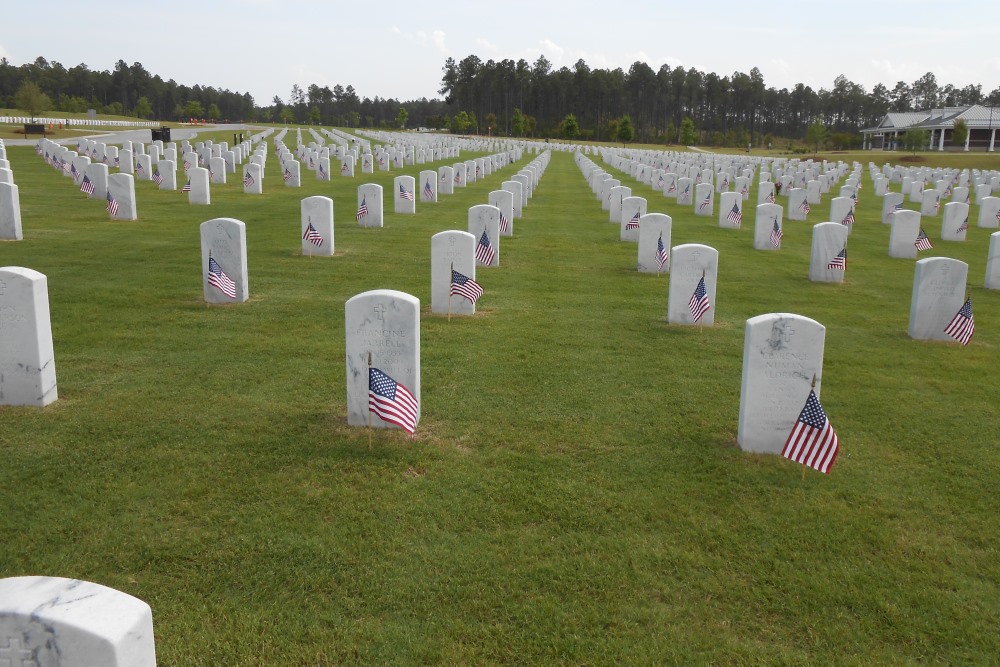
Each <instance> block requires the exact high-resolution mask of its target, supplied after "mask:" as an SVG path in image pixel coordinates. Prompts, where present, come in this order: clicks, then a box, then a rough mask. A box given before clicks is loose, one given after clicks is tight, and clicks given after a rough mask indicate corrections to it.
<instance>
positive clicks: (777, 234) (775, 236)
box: [770, 218, 785, 248]
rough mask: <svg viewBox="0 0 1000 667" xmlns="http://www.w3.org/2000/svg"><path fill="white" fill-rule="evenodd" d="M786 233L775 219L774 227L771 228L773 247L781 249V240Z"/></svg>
mask: <svg viewBox="0 0 1000 667" xmlns="http://www.w3.org/2000/svg"><path fill="white" fill-rule="evenodd" d="M784 235H785V234H784V232H782V231H781V226H780V225H779V224H778V219H777V218H775V219H774V226H772V227H771V236H770V239H771V245H773V246H774V247H775V248H780V247H781V238H782V237H783V236H784Z"/></svg>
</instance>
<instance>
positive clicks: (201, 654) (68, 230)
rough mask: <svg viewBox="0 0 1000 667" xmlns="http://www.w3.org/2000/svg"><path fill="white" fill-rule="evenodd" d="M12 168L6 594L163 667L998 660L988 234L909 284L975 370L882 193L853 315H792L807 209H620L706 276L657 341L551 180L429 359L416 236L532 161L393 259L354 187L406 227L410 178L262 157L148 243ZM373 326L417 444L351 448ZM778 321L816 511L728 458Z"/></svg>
mask: <svg viewBox="0 0 1000 667" xmlns="http://www.w3.org/2000/svg"><path fill="white" fill-rule="evenodd" d="M290 138H292V135H291V134H290V135H289V137H288V138H287V139H290ZM7 152H8V156H9V158H10V161H11V166H12V169H13V170H14V173H15V178H16V182H17V184H18V185H19V188H20V201H21V211H22V221H23V228H24V240H23V241H19V242H8V243H0V266H9V265H15V266H25V267H29V268H32V269H35V270H37V271H40V272H41V273H43V274H45V275H46V276H47V277H48V288H49V300H50V305H51V316H52V331H53V337H54V343H55V357H56V369H57V375H58V384H59V400H58V401H56V402H55V403H53V404H52V405H50V406H48V407H46V408H44V409H28V408H10V407H3V408H0V423H2V428H0V455H2V461H3V465H2V466H0V507H3V510H4V511H3V512H2V513H0V576H4V577H7V576H19V575H35V574H37V575H53V576H61V577H72V578H79V579H85V580H89V581H93V582H97V583H100V584H103V585H106V586H110V587H112V588H115V589H118V590H121V591H124V592H127V593H129V594H131V595H134V596H136V597H138V598H140V599H142V600H145V601H146V602H148V603H149V604H150V605H151V607H152V609H153V621H154V629H155V635H156V645H157V646H156V649H157V654H158V661H159V664H161V665H185V666H190V665H213V666H214V665H329V664H379V665H381V664H399V665H407V664H417V663H430V664H593V665H597V664H634V665H640V664H701V663H723V664H773V663H777V664H804V663H807V662H812V663H817V664H835V663H839V664H893V665H899V664H917V663H925V662H940V663H957V664H976V663H980V664H981V663H988V662H991V661H993V660H995V659H996V655H997V654H998V652H1000V638H998V635H997V632H996V629H997V627H1000V590H998V589H1000V585H998V582H1000V559H998V558H997V552H998V547H1000V540H998V535H997V530H996V526H997V513H998V507H1000V502H998V501H997V497H996V488H997V487H998V485H1000V454H998V452H997V447H996V445H997V443H998V442H1000V422H998V420H997V417H996V383H995V381H994V378H993V374H994V373H995V372H996V371H997V369H998V360H1000V333H998V330H1000V294H998V293H996V292H990V291H987V290H985V289H983V288H982V287H981V285H982V278H983V273H984V267H985V262H986V252H987V245H988V238H989V234H990V232H991V231H994V230H990V229H981V228H979V227H977V226H975V224H974V223H973V224H972V225H971V226H970V228H969V230H968V236H967V240H966V241H965V242H964V243H946V242H943V241H940V238H939V235H940V217H939V216H938V217H936V218H933V219H931V220H927V221H925V223H924V228H925V229H926V230H927V232H928V234H929V235H930V236H931V238H932V240H933V241H934V246H935V247H934V249H933V250H931V251H928V252H926V253H921V257H927V256H947V257H954V258H957V259H961V260H962V261H965V262H967V263H968V264H969V267H970V268H969V286H970V292H971V295H972V300H973V303H974V306H975V317H976V334H975V337H974V338H973V340H972V343H971V344H970V345H969V346H968V347H964V348H963V347H960V346H958V345H957V344H955V345H951V344H942V343H928V342H921V341H915V340H911V339H910V338H909V337H908V336H907V321H908V317H909V305H910V293H911V289H912V284H913V272H914V266H913V261H908V260H899V259H891V258H889V257H888V255H887V248H888V235H889V227H888V226H887V225H882V224H881V223H880V222H879V213H880V206H879V202H877V200H876V197H875V196H874V195H873V194H872V185H871V181H870V180H869V179H868V176H867V174H866V176H865V181H864V189H863V190H862V193H861V202H860V204H859V207H858V210H857V223H856V225H855V228H854V231H853V234H852V235H851V237H850V252H849V260H848V268H847V272H846V277H845V281H844V283H843V284H826V283H823V284H820V283H811V282H810V281H809V279H808V270H809V249H810V240H811V234H812V226H813V224H815V223H817V222H821V221H824V220H825V217H824V216H825V211H826V210H827V209H828V206H829V203H828V202H829V198H828V196H827V197H824V201H823V204H822V205H820V206H816V207H814V211H813V213H811V214H810V215H809V221H808V222H794V221H788V220H786V222H785V226H784V234H785V235H784V241H783V244H782V248H781V250H780V251H776V252H760V251H754V250H753V248H752V235H753V232H752V218H753V216H752V206H748V207H747V208H745V209H744V223H743V229H739V230H728V229H720V228H719V227H718V225H717V223H716V221H715V218H714V217H713V218H695V216H694V215H693V213H692V212H691V209H690V207H679V206H677V205H676V204H675V203H674V202H673V200H669V199H666V198H664V197H662V195H659V194H656V193H654V192H653V191H652V190H651V189H649V188H647V187H646V186H641V185H639V184H638V183H637V182H636V181H634V180H633V179H631V178H630V177H628V176H627V175H618V174H616V177H620V178H622V181H623V184H626V185H629V186H630V187H632V189H633V193H634V194H637V195H640V196H645V197H646V198H647V199H648V200H649V211H650V212H665V213H668V214H669V215H671V216H673V238H672V245H678V244H681V243H692V242H697V243H705V244H707V245H710V246H712V247H714V248H717V249H718V250H719V252H720V258H719V285H718V292H717V303H716V304H713V306H715V307H716V317H715V325H714V326H712V327H705V328H704V330H699V329H698V328H697V327H682V326H673V325H668V324H667V323H666V306H667V304H666V298H667V297H666V295H667V285H668V281H669V279H670V278H669V276H668V275H661V276H658V277H657V276H655V275H651V274H641V273H637V272H636V246H635V244H632V243H622V242H619V241H618V240H617V239H618V235H619V226H618V225H613V224H609V223H608V222H607V213H606V212H605V211H603V210H602V209H601V204H600V202H599V201H597V199H596V198H595V197H594V196H593V195H592V194H591V191H590V189H589V188H588V187H587V184H586V182H585V180H584V178H583V176H582V175H581V174H580V172H579V170H578V169H577V168H576V166H575V165H574V163H573V160H572V156H571V154H569V153H555V154H554V155H553V157H552V161H551V163H550V165H549V167H548V169H547V170H546V172H545V174H544V176H543V178H542V180H541V182H540V185H539V187H538V188H537V189H536V191H535V194H534V198H533V199H532V200H531V201H530V203H529V205H528V206H527V207H526V208H525V215H524V218H522V219H518V220H515V221H514V237H513V238H510V239H508V238H504V239H503V241H502V259H501V265H500V267H498V268H494V269H484V268H481V269H479V271H478V273H477V280H478V281H479V282H480V283H481V284H482V285H483V287H484V289H485V295H484V296H483V297H482V299H481V300H480V301H479V303H478V304H477V311H478V312H477V314H476V315H475V316H473V317H467V318H452V320H451V322H448V321H447V319H446V318H444V317H439V316H433V315H431V314H430V267H429V264H430V239H431V236H432V235H433V234H434V233H436V232H439V231H443V230H446V229H465V228H466V220H467V210H468V208H469V207H470V206H473V205H475V204H480V203H485V202H486V198H487V194H488V193H489V191H490V190H493V189H498V188H499V186H500V182H501V181H502V180H504V178H506V177H508V176H507V175H509V174H513V173H516V171H517V169H519V168H520V167H522V166H523V165H524V164H526V163H527V162H528V161H529V159H530V158H528V157H526V158H524V159H522V160H521V161H520V162H518V163H515V165H513V166H511V167H508V168H507V169H506V170H504V171H503V172H501V174H495V175H493V176H492V177H489V178H487V179H485V180H481V181H478V182H476V183H474V184H471V185H469V186H468V187H467V188H461V189H457V190H456V194H455V195H453V196H441V198H440V201H439V203H437V204H425V203H420V202H418V204H417V213H416V214H415V215H394V214H392V213H391V204H389V202H391V195H390V196H389V197H387V199H386V202H387V208H386V210H387V213H386V223H385V227H384V228H382V229H364V228H359V227H357V226H356V225H355V222H354V212H355V210H356V207H357V202H356V200H355V192H356V187H357V186H358V185H359V184H361V183H366V182H375V183H380V184H382V185H383V187H385V188H386V189H387V192H391V185H392V178H393V176H395V175H398V174H399V173H407V174H416V173H417V171H418V170H419V168H420V166H419V165H418V166H414V167H407V168H404V169H403V170H396V169H394V170H393V171H391V172H388V173H385V172H376V173H375V174H374V175H370V176H363V175H360V174H359V175H358V176H357V177H355V178H353V179H348V178H337V177H336V176H334V178H333V180H332V181H330V182H318V181H315V180H313V174H311V173H310V172H308V171H306V170H303V183H304V184H303V187H301V188H286V187H284V186H283V184H282V179H281V174H280V171H279V165H278V161H277V160H276V159H273V155H272V156H271V157H272V159H270V160H269V161H268V165H267V169H266V181H265V186H264V194H263V195H261V196H251V195H244V194H243V193H242V187H241V185H242V184H241V183H240V179H239V178H238V175H237V177H233V176H232V175H230V178H229V183H228V184H227V185H225V186H213V188H212V205H211V206H190V205H188V203H187V197H186V196H185V195H184V194H182V193H181V192H179V191H173V192H170V191H159V190H157V189H156V188H155V185H154V184H153V183H151V182H137V183H136V197H137V202H138V213H139V220H138V221H137V222H113V223H112V222H109V221H108V216H107V214H106V213H105V211H104V206H103V203H102V202H100V201H93V200H88V199H86V198H85V196H84V195H83V194H82V193H80V192H78V189H77V187H75V186H74V185H73V184H72V182H71V181H70V179H66V178H63V177H62V176H61V175H59V174H58V173H56V172H55V171H54V170H53V169H52V168H51V167H47V166H45V165H44V163H43V161H42V159H41V158H39V157H37V156H35V155H34V153H33V151H32V149H31V148H29V147H9V148H8V151H7ZM865 156H866V157H865V159H864V163H867V160H869V159H871V160H878V159H879V158H880V157H882V156H881V155H880V154H878V153H866V154H865ZM468 157H469V154H467V153H465V152H463V155H462V158H461V159H468ZM594 159H595V161H599V159H598V158H596V157H595V158H594ZM439 164H445V162H441V163H433V166H434V167H437V166H438V165H439ZM879 164H881V163H880V162H879ZM995 167H996V163H994V164H993V168H995ZM426 168H430V165H428V166H427V167H426ZM605 168H606V169H608V170H609V171H611V169H610V168H608V167H607V166H605ZM501 175H502V176H503V178H501ZM182 182H183V181H182ZM755 183H756V181H755ZM894 189H897V190H898V185H897V186H896V187H895V188H894ZM753 192H754V193H755V192H756V189H755V188H754V190H753ZM314 194H322V195H326V196H330V197H332V198H333V199H334V202H335V211H336V221H337V226H336V248H337V253H336V256H335V257H332V258H318V257H312V258H310V257H304V256H302V254H301V250H300V248H301V233H300V227H299V202H300V200H301V199H302V198H303V197H306V196H309V195H314ZM751 198H752V199H753V195H751ZM779 202H781V203H783V202H784V198H779ZM905 205H906V206H907V207H912V206H913V205H912V204H909V203H907V204H905ZM976 208H977V207H975V206H973V209H976ZM215 217H233V218H237V219H239V220H242V221H244V222H245V223H246V225H247V252H248V266H249V285H250V299H249V301H248V302H246V303H243V304H237V305H231V306H211V307H209V306H206V304H205V303H204V300H203V296H202V276H201V263H200V247H199V228H198V225H199V224H200V223H202V222H204V221H205V220H208V219H211V218H215ZM970 220H973V221H974V220H975V216H974V215H972V216H970ZM377 288H387V289H397V290H401V291H404V292H409V293H411V294H413V295H415V296H417V297H418V298H420V300H421V306H422V319H421V336H420V337H421V348H422V360H421V369H422V373H421V377H422V382H421V384H422V417H421V421H420V424H419V426H418V427H417V431H416V435H415V437H414V438H413V439H410V438H408V437H406V435H405V434H404V433H402V432H401V431H374V432H371V433H369V432H368V431H367V430H366V429H363V428H360V429H359V428H348V426H347V424H346V406H345V399H346V396H345V388H344V382H345V379H344V378H345V372H344V346H345V341H344V302H345V301H346V300H347V299H348V298H350V297H351V296H353V295H355V294H358V293H360V292H363V291H366V290H369V289H377ZM768 312H791V313H798V314H801V315H805V316H807V317H811V318H813V319H815V320H817V321H818V322H820V323H821V324H823V325H825V326H826V327H827V332H826V352H825V367H824V377H823V393H822V403H823V407H824V408H825V410H826V412H827V415H828V416H829V418H830V420H831V422H832V424H833V425H834V427H835V429H836V431H837V434H838V436H839V438H840V443H841V453H840V456H839V458H838V460H837V463H836V465H835V466H834V467H833V468H832V471H831V473H830V474H829V475H821V474H819V473H817V472H815V471H812V470H809V471H807V473H806V474H805V476H804V479H803V477H802V474H801V467H800V466H798V465H797V464H794V463H792V462H790V461H787V460H785V459H783V458H781V457H778V456H769V455H751V454H746V453H743V452H741V451H740V450H739V448H738V447H737V446H736V444H735V439H736V429H737V417H738V411H739V400H740V396H739V392H740V373H741V367H742V351H743V331H744V322H745V321H746V319H747V318H749V317H753V316H755V315H759V314H763V313H768ZM804 399H805V397H804V396H803V400H804Z"/></svg>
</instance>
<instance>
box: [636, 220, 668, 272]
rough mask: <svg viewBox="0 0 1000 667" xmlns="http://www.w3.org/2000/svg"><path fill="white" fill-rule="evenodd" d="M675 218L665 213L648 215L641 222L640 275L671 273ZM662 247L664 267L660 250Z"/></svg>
mask: <svg viewBox="0 0 1000 667" xmlns="http://www.w3.org/2000/svg"><path fill="white" fill-rule="evenodd" d="M673 224H674V222H673V218H671V217H670V216H669V215H666V214H665V213H646V214H645V215H643V216H642V218H641V219H640V220H639V257H638V263H637V267H636V268H637V270H638V271H639V273H670V247H671V246H670V241H671V234H672V233H673ZM660 247H662V248H663V251H662V253H663V254H662V260H663V266H662V268H661V266H660V258H661V255H660V254H659V250H658V249H659V248H660Z"/></svg>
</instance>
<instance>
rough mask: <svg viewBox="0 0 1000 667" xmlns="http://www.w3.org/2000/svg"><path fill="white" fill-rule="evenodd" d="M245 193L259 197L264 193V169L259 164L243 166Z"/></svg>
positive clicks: (251, 163) (249, 163)
mask: <svg viewBox="0 0 1000 667" xmlns="http://www.w3.org/2000/svg"><path fill="white" fill-rule="evenodd" d="M243 192H244V194H248V195H259V194H262V193H263V192H264V168H263V166H261V165H260V164H259V163H257V162H248V163H247V164H245V165H243Z"/></svg>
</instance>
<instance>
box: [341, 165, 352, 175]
mask: <svg viewBox="0 0 1000 667" xmlns="http://www.w3.org/2000/svg"><path fill="white" fill-rule="evenodd" d="M340 173H341V174H349V173H351V170H350V168H348V166H347V163H346V162H345V163H343V164H342V165H340Z"/></svg>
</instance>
